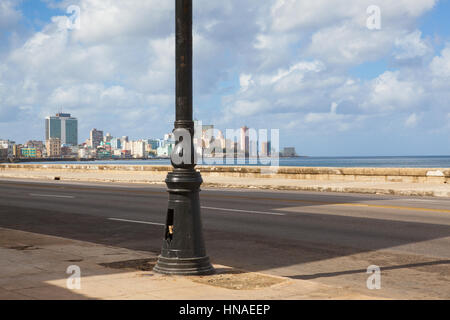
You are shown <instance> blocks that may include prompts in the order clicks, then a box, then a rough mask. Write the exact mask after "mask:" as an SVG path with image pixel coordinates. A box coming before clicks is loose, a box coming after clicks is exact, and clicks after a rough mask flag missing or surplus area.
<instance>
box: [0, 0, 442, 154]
mask: <svg viewBox="0 0 450 320" xmlns="http://www.w3.org/2000/svg"><path fill="white" fill-rule="evenodd" d="M97 1H98V0H76V1H74V4H75V5H78V6H79V7H80V9H81V10H80V15H81V21H82V23H81V25H80V26H79V28H78V27H73V28H68V27H67V21H68V19H69V18H72V16H71V14H70V13H67V6H68V5H67V2H66V1H57V0H55V1H31V0H24V1H20V2H16V1H11V0H4V1H2V4H3V6H2V7H1V8H0V10H2V12H0V16H1V17H5V18H4V19H2V23H1V24H0V40H2V41H1V45H0V57H1V60H0V61H1V62H0V72H1V78H0V79H1V80H0V135H1V136H5V135H6V133H8V135H10V138H11V139H16V140H17V141H26V139H27V137H31V136H33V137H39V136H40V135H41V132H42V124H40V123H34V122H33V120H34V119H41V118H43V117H44V116H46V115H48V114H53V113H54V110H58V109H59V108H61V107H63V109H64V111H65V112H67V113H71V114H76V115H77V117H79V118H82V119H84V121H83V123H82V124H81V125H80V128H79V130H80V131H79V132H80V137H81V136H84V135H85V134H87V133H88V132H89V131H90V130H91V129H92V128H94V127H100V128H103V130H105V131H106V132H107V131H113V130H115V131H116V132H117V135H119V136H122V135H125V134H127V135H129V136H130V137H136V138H137V137H144V136H161V135H163V134H164V132H166V131H168V129H169V128H171V127H172V125H173V118H174V105H175V97H174V90H173V87H174V77H173V74H174V67H175V66H174V56H173V55H174V53H173V52H174V50H173V45H174V41H173V40H174V25H173V23H172V20H171V19H172V16H173V11H174V6H173V3H172V2H171V1H167V2H164V4H161V3H160V2H159V1H154V0H146V1H135V0H133V1H131V2H129V3H130V5H125V4H124V3H123V2H121V1H112V0H111V1H108V4H107V6H105V7H103V6H98V5H96V4H97ZM371 5H373V3H372V1H366V0H358V1H356V0H352V1H346V2H345V3H342V5H340V9H339V10H335V11H333V10H329V8H328V7H329V3H328V2H327V1H319V2H318V3H317V5H312V3H309V2H307V1H278V0H271V1H266V2H264V3H261V2H260V1H248V2H245V3H242V2H240V1H236V0H230V1H227V2H226V4H225V3H220V2H215V3H212V2H210V1H204V0H200V1H198V2H197V3H196V5H195V6H194V15H195V17H196V19H195V24H194V62H195V63H194V70H195V72H194V75H195V78H194V105H195V107H194V110H195V114H194V117H196V118H199V119H204V121H205V122H208V123H215V124H216V125H217V126H220V127H222V128H240V127H242V126H244V125H247V126H249V127H254V128H265V129H280V136H281V138H282V141H281V142H282V144H284V145H292V146H295V147H296V148H297V150H302V151H303V152H302V153H304V154H307V155H311V156H321V155H325V156H327V155H328V156H346V155H348V156H351V155H354V156H358V155H369V156H371V155H440V154H450V144H449V143H448V136H449V134H450V107H449V105H448V102H447V101H450V97H449V96H448V95H449V92H450V91H449V90H448V89H449V81H448V80H449V79H450V67H449V66H450V31H449V30H450V27H449V23H450V22H449V21H448V19H447V16H446V14H448V12H449V11H450V3H449V2H448V1H443V0H442V1H437V0H421V1H418V0H409V1H401V2H399V4H398V5H394V4H393V3H392V2H389V1H379V3H378V6H379V9H380V15H381V22H382V23H381V24H380V26H379V28H369V27H368V24H367V22H368V21H369V19H370V13H368V12H367V11H368V10H367V9H368V8H369V6H371ZM100 8H103V9H100ZM297 12H303V13H305V14H304V16H303V18H301V19H300V18H299V16H298V14H297ZM105 15H107V16H108V15H109V16H110V17H111V19H102V17H103V16H105ZM310 17H314V19H311V18H310ZM13 35H14V36H13ZM230 48H239V50H230ZM4 138H7V137H4Z"/></svg>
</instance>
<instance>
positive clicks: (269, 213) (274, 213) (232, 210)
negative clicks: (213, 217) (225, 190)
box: [202, 207, 286, 216]
mask: <svg viewBox="0 0 450 320" xmlns="http://www.w3.org/2000/svg"><path fill="white" fill-rule="evenodd" d="M202 209H207V210H218V211H230V212H240V213H256V214H267V215H271V216H285V215H286V214H284V213H276V212H264V211H251V210H239V209H226V208H214V207H202Z"/></svg>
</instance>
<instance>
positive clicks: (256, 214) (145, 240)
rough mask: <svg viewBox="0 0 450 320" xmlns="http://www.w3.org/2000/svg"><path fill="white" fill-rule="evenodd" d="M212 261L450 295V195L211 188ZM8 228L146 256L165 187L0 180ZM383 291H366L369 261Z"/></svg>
mask: <svg viewBox="0 0 450 320" xmlns="http://www.w3.org/2000/svg"><path fill="white" fill-rule="evenodd" d="M201 197H202V207H203V209H202V211H203V222H204V229H205V238H206V245H207V249H208V253H209V255H210V256H211V259H212V261H213V263H215V264H217V265H223V266H229V267H233V268H236V269H243V270H248V271H250V272H256V273H263V274H266V275H271V276H281V277H283V278H287V279H289V280H307V281H312V282H314V283H315V284H317V285H325V286H330V287H333V288H344V289H345V290H349V291H350V292H352V294H358V295H362V296H370V297H379V298H397V299H410V298H419V299H423V298H431V299H448V298H449V297H450V285H449V283H450V281H449V275H450V252H449V250H448V248H449V244H450V219H449V214H450V205H449V204H450V199H438V198H414V197H395V196H374V195H370V196H369V195H359V194H335V193H311V192H308V193H305V192H289V191H284V192H275V191H272V192H267V191H257V190H254V191H251V190H217V189H214V190H204V191H203V192H202V194H201ZM0 201H1V202H0V227H3V228H7V229H15V230H21V231H27V232H32V233H37V234H41V235H51V236H57V237H62V238H65V239H73V240H78V241H83V242H89V243H91V244H93V243H95V244H96V245H106V246H114V247H118V248H123V249H128V250H133V251H136V250H137V251H140V252H142V251H143V252H148V253H151V254H152V255H155V254H157V253H158V252H159V250H160V247H161V236H162V231H163V230H162V224H163V222H164V218H165V212H166V209H167V193H166V191H165V189H164V188H162V187H157V186H153V187H151V186H148V185H109V184H86V183H78V184H76V183H65V182H51V183H41V182H40V183H37V182H30V181H1V182H0ZM370 265H378V266H380V267H381V270H382V289H381V290H375V291H371V290H368V289H367V287H366V281H367V278H368V274H367V267H368V266H370Z"/></svg>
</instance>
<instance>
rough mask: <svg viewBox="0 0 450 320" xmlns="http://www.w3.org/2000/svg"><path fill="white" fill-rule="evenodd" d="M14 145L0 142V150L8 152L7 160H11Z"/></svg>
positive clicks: (12, 142) (9, 142)
mask: <svg viewBox="0 0 450 320" xmlns="http://www.w3.org/2000/svg"><path fill="white" fill-rule="evenodd" d="M15 144H16V143H15V142H14V141H11V140H0V148H1V149H7V150H8V158H12V157H13V155H14V145H15Z"/></svg>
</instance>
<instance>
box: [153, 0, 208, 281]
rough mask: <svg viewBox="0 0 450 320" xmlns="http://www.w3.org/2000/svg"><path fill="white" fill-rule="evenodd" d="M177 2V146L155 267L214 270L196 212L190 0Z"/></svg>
mask: <svg viewBox="0 0 450 320" xmlns="http://www.w3.org/2000/svg"><path fill="white" fill-rule="evenodd" d="M175 1H176V9H175V11H176V14H175V15H176V121H175V129H174V131H173V133H174V135H175V140H176V145H175V149H174V151H173V153H172V157H171V160H172V165H173V167H174V170H173V172H170V173H169V174H168V176H167V178H166V184H167V187H168V191H169V208H168V211H167V220H166V230H165V234H164V241H163V245H162V250H161V255H160V256H159V259H158V262H157V264H156V266H155V268H154V271H155V272H158V273H163V274H170V275H204V274H211V273H213V272H214V268H213V267H212V265H211V263H210V262H209V257H208V256H207V255H206V250H205V245H204V240H203V231H202V223H201V217H200V199H199V192H200V185H201V184H202V183H203V180H202V177H201V175H200V173H199V172H198V171H196V170H195V166H196V164H195V157H194V147H193V136H194V122H193V117H192V116H193V112H192V53H193V49H192V47H193V46H192V0H175Z"/></svg>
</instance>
